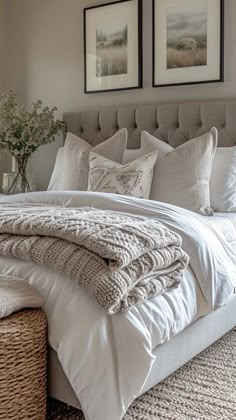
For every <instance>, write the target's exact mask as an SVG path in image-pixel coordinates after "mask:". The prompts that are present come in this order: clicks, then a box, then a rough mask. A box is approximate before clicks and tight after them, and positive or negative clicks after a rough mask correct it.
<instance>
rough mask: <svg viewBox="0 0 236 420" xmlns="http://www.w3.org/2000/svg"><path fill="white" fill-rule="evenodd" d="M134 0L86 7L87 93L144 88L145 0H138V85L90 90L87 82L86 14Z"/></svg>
mask: <svg viewBox="0 0 236 420" xmlns="http://www.w3.org/2000/svg"><path fill="white" fill-rule="evenodd" d="M131 1H134V0H120V1H118V0H117V1H115V2H110V3H103V4H99V5H96V6H91V7H87V8H84V11H83V18H84V19H83V24H84V93H86V94H95V93H109V92H117V91H126V90H134V89H142V88H143V2H142V0H136V1H137V8H138V10H137V15H138V33H137V43H138V80H137V85H136V86H130V87H121V88H111V89H110V88H109V89H101V90H97V89H96V90H89V89H88V84H87V70H88V63H87V40H86V33H87V23H86V16H87V13H88V12H89V11H91V10H94V9H98V8H102V7H104V8H105V7H107V6H112V5H116V4H122V3H128V2H131Z"/></svg>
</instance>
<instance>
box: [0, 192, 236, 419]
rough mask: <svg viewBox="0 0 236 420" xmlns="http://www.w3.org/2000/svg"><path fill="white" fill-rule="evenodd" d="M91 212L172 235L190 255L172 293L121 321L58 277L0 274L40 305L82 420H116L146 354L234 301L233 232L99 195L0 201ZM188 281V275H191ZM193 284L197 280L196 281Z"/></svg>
mask: <svg viewBox="0 0 236 420" xmlns="http://www.w3.org/2000/svg"><path fill="white" fill-rule="evenodd" d="M6 200H7V201H8V203H9V202H12V203H14V202H18V203H19V205H21V203H31V204H34V203H37V204H38V203H42V205H43V204H47V205H48V204H50V203H52V204H53V203H54V204H61V203H62V202H63V203H64V205H66V206H77V207H78V206H84V205H86V206H88V205H91V206H94V207H99V208H110V209H114V210H119V211H125V212H131V213H137V214H143V215H146V216H148V215H150V216H151V217H158V219H159V220H160V221H162V222H164V223H165V224H166V225H168V226H169V227H170V228H172V229H174V230H176V231H178V232H179V233H180V234H181V235H182V237H183V248H184V249H185V250H186V252H188V253H189V254H190V257H191V260H190V264H191V267H189V268H188V269H187V270H186V273H185V275H184V280H183V282H182V284H181V286H180V287H179V288H178V289H173V290H169V291H168V292H165V293H164V294H163V295H162V296H160V297H156V298H154V299H152V300H150V301H148V302H146V303H145V304H144V305H142V306H139V307H136V308H134V309H132V310H131V311H129V312H128V313H126V314H118V315H115V316H112V317H111V316H109V315H107V314H106V313H105V312H104V311H103V310H102V309H101V308H100V307H99V306H98V305H97V303H96V302H95V301H94V300H93V299H92V298H91V297H90V296H88V295H87V293H86V292H85V291H84V290H83V289H81V288H80V287H79V286H77V285H76V284H75V283H73V282H72V281H71V280H70V279H68V278H66V277H65V276H63V275H61V274H59V273H56V272H52V271H50V270H47V269H45V268H43V267H39V266H36V265H34V264H33V263H30V262H23V261H18V260H15V259H10V258H3V257H1V258H0V270H1V272H2V273H6V274H11V275H12V274H14V275H17V276H21V277H23V278H26V279H27V280H28V281H29V282H30V284H31V285H32V286H33V287H35V289H36V290H37V291H38V293H39V294H40V295H41V296H42V298H43V299H44V310H45V312H46V315H47V317H48V323H49V343H50V345H51V347H52V348H53V349H54V350H55V351H57V353H58V357H59V360H60V362H61V364H62V367H63V369H64V371H65V373H66V376H67V377H68V379H69V381H70V383H71V385H72V387H73V389H74V391H75V393H76V395H77V397H78V399H79V401H80V403H81V406H82V408H83V411H84V413H85V417H86V419H87V420H111V419H112V420H120V419H121V418H122V416H123V415H124V414H125V412H126V410H127V408H128V406H129V405H130V403H131V402H132V401H133V400H134V399H135V398H136V396H137V395H140V394H141V393H142V389H143V387H144V384H145V381H146V379H147V376H148V374H149V372H150V370H151V368H152V363H153V360H154V355H153V349H154V348H155V347H157V346H158V345H160V344H161V343H164V342H165V341H166V340H168V339H170V338H171V337H172V336H173V335H175V334H177V333H179V332H180V331H182V330H183V329H184V328H185V327H186V326H187V325H189V324H190V323H192V322H193V321H194V320H196V319H198V318H199V317H201V316H204V315H206V314H207V313H209V312H211V311H212V310H213V308H217V307H219V306H222V305H224V304H226V303H227V302H228V301H229V300H230V299H231V298H232V296H233V295H234V293H235V285H236V256H235V252H234V250H233V247H232V244H234V243H235V242H236V231H235V230H234V229H233V228H232V223H231V221H226V220H225V218H224V217H223V216H218V217H211V218H206V217H205V218H204V217H203V216H199V215H196V214H194V213H192V212H189V211H187V210H183V209H179V208H177V207H174V206H170V205H167V204H161V203H157V202H151V201H145V200H138V199H132V198H128V197H123V196H114V195H106V194H102V193H87V192H74V193H70V192H66V193H60V192H57V193H49V192H48V193H32V194H27V195H19V196H14V197H13V196H11V197H8V198H7V199H6V198H3V199H1V201H6ZM193 272H194V273H195V275H194V274H193ZM195 276H197V279H196V277H195Z"/></svg>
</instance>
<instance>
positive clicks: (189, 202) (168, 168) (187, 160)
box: [142, 128, 218, 215]
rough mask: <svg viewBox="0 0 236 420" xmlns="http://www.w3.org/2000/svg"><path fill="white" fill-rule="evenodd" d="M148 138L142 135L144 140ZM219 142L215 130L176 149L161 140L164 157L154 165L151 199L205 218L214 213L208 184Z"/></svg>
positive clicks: (161, 151)
mask: <svg viewBox="0 0 236 420" xmlns="http://www.w3.org/2000/svg"><path fill="white" fill-rule="evenodd" d="M148 136H150V134H148V133H147V132H143V133H142V137H143V141H145V138H147V137H148ZM217 139H218V132H217V130H216V128H212V129H211V131H210V132H209V133H206V134H204V135H202V136H201V137H199V138H196V139H193V140H190V141H188V142H186V143H184V144H183V145H181V146H179V147H177V148H176V149H172V148H171V146H169V145H167V144H166V143H164V142H162V141H160V140H159V145H158V152H159V153H160V154H162V155H163V156H162V157H160V158H158V160H157V164H156V166H155V170H154V176H153V183H152V190H151V196H150V198H151V199H152V200H156V201H162V202H166V203H170V204H174V205H176V206H179V207H183V208H186V209H188V210H192V211H195V212H198V213H201V214H204V215H210V214H212V209H211V207H210V187H209V181H210V177H211V172H212V165H213V160H214V156H215V151H216V147H217ZM170 148H171V149H172V150H171V149H170ZM167 149H169V152H167V153H166V151H167ZM165 153H166V154H165Z"/></svg>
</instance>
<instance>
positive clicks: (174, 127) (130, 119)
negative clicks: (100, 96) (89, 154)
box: [64, 101, 236, 149]
mask: <svg viewBox="0 0 236 420" xmlns="http://www.w3.org/2000/svg"><path fill="white" fill-rule="evenodd" d="M64 121H65V123H66V124H67V130H68V131H70V132H72V133H74V134H75V135H78V136H81V137H82V138H83V139H85V140H86V141H88V142H89V143H91V144H92V145H96V144H99V143H101V142H103V141H104V140H106V139H107V138H109V137H111V136H112V135H113V134H114V133H115V132H116V131H117V130H119V129H121V128H124V127H125V128H127V130H128V133H129V140H128V147H129V148H134V149H137V148H138V147H139V146H140V138H141V132H142V130H146V131H148V132H149V133H151V134H152V135H154V136H156V137H158V138H159V139H160V140H163V141H165V142H167V143H169V144H171V146H173V147H177V146H179V145H181V144H183V143H185V142H186V141H188V140H189V139H192V138H195V137H199V136H201V135H202V134H203V133H204V132H206V131H208V130H210V129H211V127H213V126H215V127H216V128H218V130H219V143H218V145H219V146H221V147H229V146H234V145H235V144H236V101H231V102H230V101H228V102H206V103H204V102H203V103H182V104H169V105H167V104H160V105H139V106H137V107H134V106H131V107H120V108H114V107H112V108H103V109H101V110H92V111H81V112H78V113H65V114H64Z"/></svg>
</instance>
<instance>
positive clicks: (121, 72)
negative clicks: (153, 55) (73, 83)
mask: <svg viewBox="0 0 236 420" xmlns="http://www.w3.org/2000/svg"><path fill="white" fill-rule="evenodd" d="M84 56H85V57H84V61H85V92H86V93H95V92H107V91H114V90H124V89H137V88H141V87H142V0H122V1H117V2H113V3H107V4H102V5H99V6H94V7H89V8H86V9H84Z"/></svg>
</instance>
